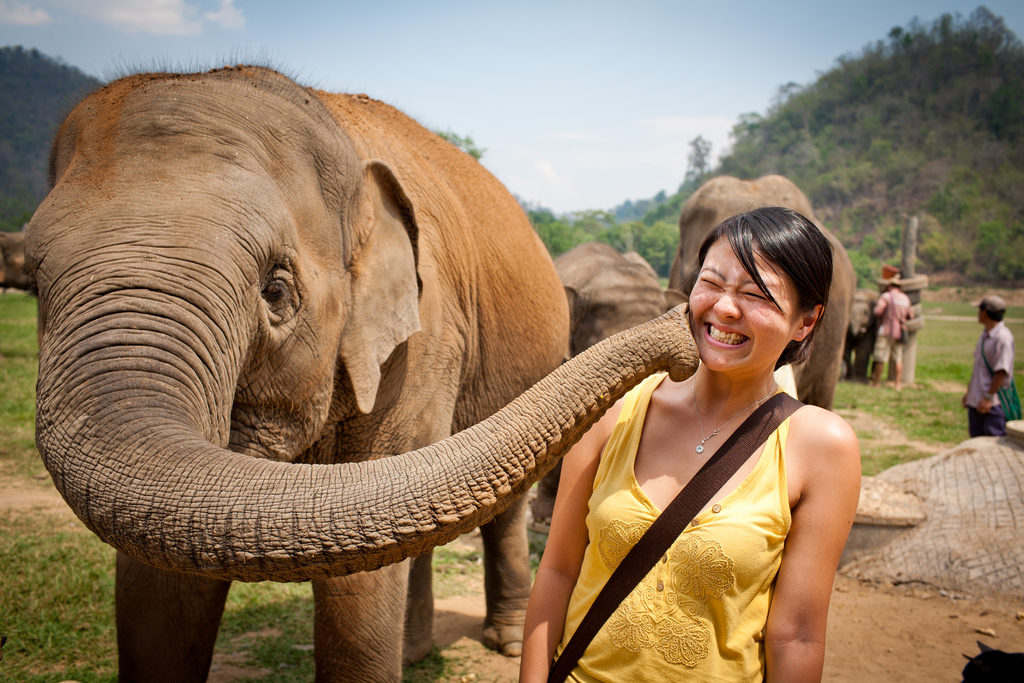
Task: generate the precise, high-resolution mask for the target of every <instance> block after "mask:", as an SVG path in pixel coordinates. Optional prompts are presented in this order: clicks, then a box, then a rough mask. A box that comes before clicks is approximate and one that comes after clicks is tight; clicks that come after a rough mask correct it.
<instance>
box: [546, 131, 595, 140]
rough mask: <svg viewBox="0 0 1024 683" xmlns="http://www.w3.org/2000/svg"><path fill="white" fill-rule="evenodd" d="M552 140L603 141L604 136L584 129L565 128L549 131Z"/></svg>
mask: <svg viewBox="0 0 1024 683" xmlns="http://www.w3.org/2000/svg"><path fill="white" fill-rule="evenodd" d="M548 139H550V140H565V141H567V142H601V141H602V140H603V138H602V137H601V136H600V135H597V134H596V133H589V132H587V131H584V130H565V131H555V132H552V133H548Z"/></svg>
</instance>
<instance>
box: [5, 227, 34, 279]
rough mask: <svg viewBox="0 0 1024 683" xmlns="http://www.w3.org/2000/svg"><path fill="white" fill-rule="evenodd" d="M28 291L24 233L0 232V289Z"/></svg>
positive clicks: (22, 231)
mask: <svg viewBox="0 0 1024 683" xmlns="http://www.w3.org/2000/svg"><path fill="white" fill-rule="evenodd" d="M8 287H9V288H11V289H21V290H29V289H30V288H31V282H30V281H29V276H28V273H27V272H26V271H25V231H24V230H21V231H19V232H0V289H3V288H8Z"/></svg>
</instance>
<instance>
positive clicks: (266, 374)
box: [27, 69, 696, 581]
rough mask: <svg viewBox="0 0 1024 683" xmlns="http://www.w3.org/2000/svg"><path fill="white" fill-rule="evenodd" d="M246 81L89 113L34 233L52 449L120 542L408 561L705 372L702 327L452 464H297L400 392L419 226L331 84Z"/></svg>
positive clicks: (263, 573) (160, 549)
mask: <svg viewBox="0 0 1024 683" xmlns="http://www.w3.org/2000/svg"><path fill="white" fill-rule="evenodd" d="M232 71H233V70H221V71H215V72H210V73H208V74H196V75H169V74H148V75H139V76H133V77H129V78H127V79H122V80H120V81H116V82H114V83H112V84H110V85H108V86H106V87H105V88H103V89H101V90H99V91H97V92H96V93H94V94H92V95H90V96H89V97H88V98H86V99H85V100H84V101H83V102H82V103H80V104H79V105H78V106H77V107H76V108H75V109H74V110H73V111H72V113H71V114H70V115H69V117H68V118H67V119H66V120H65V122H64V123H63V125H62V126H61V127H60V129H59V131H58V134H57V137H56V140H55V143H54V147H53V151H52V155H51V173H52V181H53V190H52V191H51V193H50V194H49V195H48V196H47V198H46V199H45V200H44V202H43V203H42V205H41V206H40V207H39V209H38V211H37V212H36V214H35V215H34V216H33V218H32V221H31V223H30V225H29V227H28V237H27V252H28V266H29V269H30V270H31V272H32V274H33V277H34V279H35V281H36V283H37V286H38V291H39V306H40V316H41V321H42V322H41V339H42V343H41V349H40V367H39V381H38V390H37V424H36V427H37V432H36V439H37V445H38V447H39V451H40V453H41V454H42V457H43V459H44V462H45V464H46V467H47V469H48V470H49V472H50V474H51V476H52V477H53V480H54V483H55V485H56V486H57V488H58V490H59V491H60V493H61V494H62V495H63V496H64V498H65V499H66V500H67V501H68V503H69V504H70V505H71V507H72V509H73V510H74V511H75V512H76V514H78V516H79V517H80V518H81V519H82V520H83V521H84V522H85V524H86V525H87V526H88V527H89V528H90V529H92V530H93V531H94V532H95V533H96V534H97V535H99V536H100V537H101V538H102V539H103V540H104V541H106V542H108V543H110V544H111V545H113V546H115V547H116V548H118V549H119V550H122V551H124V552H126V553H128V554H129V555H132V556H134V557H138V558H141V559H144V560H145V561H146V562H147V563H149V564H152V565H153V566H156V567H160V568H167V569H174V570H182V571H188V572H192V573H196V574H201V575H206V576H210V577H215V578H223V579H239V580H248V581H253V580H264V579H273V580H304V579H309V578H315V577H325V576H334V575H339V574H343V573H348V572H355V571H363V570H367V569H372V568H375V567H379V566H383V565H384V564H388V563H391V562H395V561H398V560H401V559H403V558H405V557H409V556H413V555H416V554H419V553H422V552H424V551H425V550H427V549H429V548H430V547H432V546H433V545H436V544H439V543H444V542H446V541H448V540H450V539H452V538H454V537H456V536H457V535H459V534H460V533H464V532H465V531H467V530H469V529H471V528H473V527H474V526H477V525H479V524H481V523H482V522H484V521H486V520H488V519H490V518H491V517H492V516H493V515H494V514H495V513H497V512H499V511H500V510H501V509H503V507H504V506H506V505H508V504H509V502H511V499H512V497H513V496H516V495H518V494H521V493H522V492H524V491H525V490H526V488H527V487H528V486H529V485H530V483H531V482H532V481H533V480H535V479H536V478H538V477H539V476H541V475H542V474H543V473H544V471H546V470H547V469H549V468H550V467H551V466H552V465H553V464H554V462H555V461H556V460H557V458H558V457H559V456H560V455H561V454H562V453H563V452H564V451H565V450H566V449H567V448H568V446H569V445H571V443H572V441H574V440H575V439H576V438H578V437H579V435H580V434H581V433H582V432H583V431H584V430H585V429H586V428H587V427H588V426H589V425H590V424H591V423H592V422H593V421H594V420H596V419H597V417H599V415H600V414H601V413H602V412H603V411H604V410H605V409H606V408H607V407H608V406H609V405H611V403H612V402H613V401H614V400H615V399H616V397H617V396H619V395H621V394H622V393H623V392H624V391H625V390H626V389H628V387H629V386H630V385H631V384H632V383H635V382H636V381H639V379H641V378H642V377H643V376H644V375H646V374H649V373H650V372H652V371H654V370H657V369H671V371H672V373H673V375H674V376H676V377H677V378H682V377H684V376H686V375H688V374H689V373H691V372H692V371H693V369H694V367H695V364H696V355H695V353H694V351H693V346H692V341H691V340H690V339H689V336H688V333H687V331H686V327H685V322H684V318H683V315H682V313H681V312H680V311H678V310H676V311H673V312H671V313H669V314H667V315H666V316H663V317H662V318H660V319H659V320H657V321H654V322H652V323H650V324H648V325H647V326H646V327H643V328H640V329H638V330H633V331H630V332H629V333H625V335H626V336H624V337H623V338H620V339H619V344H618V345H614V343H613V344H612V345H609V346H605V347H602V348H597V349H594V352H593V354H591V355H589V356H586V357H581V358H580V359H578V360H574V361H573V362H572V363H571V364H567V365H566V366H563V368H561V369H560V370H559V371H558V375H557V376H551V377H549V378H547V379H545V380H544V381H542V382H541V383H540V384H538V385H537V386H536V387H534V388H533V389H531V390H530V391H528V392H527V393H526V394H524V395H523V396H522V397H520V398H519V399H517V400H516V401H515V402H513V403H512V404H511V405H509V406H508V407H507V408H506V409H504V410H502V411H500V412H498V413H497V414H495V415H494V416H492V417H491V418H490V419H489V420H487V421H485V422H484V423H481V424H480V425H478V426H476V427H473V428H471V429H470V430H467V431H465V432H462V433H459V434H457V435H455V436H454V437H451V438H450V439H448V440H445V441H442V442H440V443H438V444H435V445H433V446H430V447H428V448H426V449H420V450H417V451H412V452H410V453H406V454H402V455H399V456H397V457H394V458H383V459H379V460H372V461H367V462H358V463H345V464H336V465H325V464H315V462H297V461H296V459H297V456H299V455H301V454H304V453H307V454H308V453H314V454H315V453H316V451H317V449H318V448H320V447H322V444H321V442H322V441H323V440H329V439H331V438H333V435H332V434H329V433H327V434H325V430H324V429H323V428H324V425H325V424H328V423H329V421H330V420H332V419H335V418H336V417H337V415H338V414H352V413H368V412H370V411H371V410H373V409H374V406H375V403H377V402H380V401H381V400H387V397H386V396H384V395H383V393H382V390H381V389H380V387H381V386H382V385H381V367H382V363H383V362H384V360H385V359H390V362H391V363H393V367H397V368H398V370H396V371H403V370H402V366H401V359H402V356H403V353H404V351H403V349H404V348H405V347H406V344H407V339H409V337H410V335H414V334H415V333H416V331H417V330H418V329H419V328H420V325H421V321H420V319H419V317H418V314H417V311H418V310H420V309H419V308H418V304H419V303H421V302H419V301H418V297H420V279H419V276H418V272H417V266H418V258H419V256H418V254H419V233H418V227H417V225H418V223H417V216H416V215H415V211H414V210H413V208H412V206H411V205H410V203H409V201H408V197H407V194H406V190H405V189H403V187H402V185H401V184H400V183H399V182H398V181H397V179H396V176H395V174H394V173H393V171H392V169H389V168H388V166H387V165H386V164H384V163H382V162H379V161H376V160H369V161H360V156H359V155H358V154H357V153H356V151H355V150H354V145H353V142H352V140H351V139H350V138H349V136H347V135H346V134H345V133H344V132H343V131H342V130H340V129H339V128H338V126H337V125H336V122H335V121H334V120H333V119H332V118H331V114H330V112H329V111H328V109H327V107H326V106H325V104H324V102H322V101H321V100H320V99H319V97H318V95H317V93H316V92H315V91H311V90H308V89H305V88H301V87H299V86H297V85H295V84H294V83H292V82H291V81H289V80H287V79H285V78H284V77H282V76H280V75H279V74H276V73H274V72H271V71H267V70H262V69H250V70H249V71H251V73H249V74H248V77H247V78H245V79H237V78H233V77H232V76H233V74H232V73H231V72H232ZM239 111H242V112H245V116H244V117H243V121H246V122H252V123H251V124H249V125H245V124H243V125H239V124H238V121H239V116H238V112H239ZM257 121H258V122H259V123H258V124H257V123H256V122H257ZM285 141H286V142H287V144H285ZM196 150H202V153H201V154H190V153H188V152H190V151H196ZM186 177H187V178H189V179H190V182H189V183H188V184H187V185H185V184H183V183H182V182H181V179H182V178H186ZM381 283H386V285H385V286H383V288H382V287H381ZM371 285H375V286H371ZM348 397H351V398H348ZM327 431H328V432H329V431H330V430H327ZM311 460H314V461H315V458H311Z"/></svg>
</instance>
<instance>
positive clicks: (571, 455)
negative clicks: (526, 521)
mask: <svg viewBox="0 0 1024 683" xmlns="http://www.w3.org/2000/svg"><path fill="white" fill-rule="evenodd" d="M620 410H621V402H620V404H617V405H615V406H613V407H612V408H611V409H610V410H609V411H608V412H607V413H606V414H605V415H604V417H602V418H601V420H599V421H598V422H597V423H596V424H595V425H594V426H593V427H592V428H591V429H590V431H588V432H587V433H586V434H584V435H583V438H581V439H580V440H579V442H577V444H576V445H575V446H573V448H572V449H571V450H570V451H569V452H568V453H567V454H566V456H565V457H564V458H563V459H562V474H561V477H560V479H559V482H558V494H557V495H556V496H555V507H554V510H553V511H552V513H551V529H550V530H549V532H548V540H547V544H546V545H545V547H544V554H543V556H542V557H541V560H540V567H538V568H537V577H536V579H534V582H533V590H531V591H530V602H529V605H528V606H527V608H526V625H525V627H524V633H523V656H522V662H521V664H520V668H519V680H520V681H521V682H525V681H546V680H547V677H548V670H549V669H550V668H551V661H552V659H554V656H555V648H556V647H557V646H558V642H559V640H561V638H562V628H563V627H564V626H565V613H566V609H567V608H568V606H569V598H570V596H571V595H572V591H573V588H575V586H576V578H577V577H578V576H579V572H580V565H581V564H582V562H583V552H584V551H585V550H586V548H587V543H588V536H587V524H586V521H587V510H588V503H589V501H590V494H591V493H592V492H593V488H594V474H595V473H596V472H597V465H598V463H599V462H600V458H601V450H602V449H603V448H604V444H605V442H606V441H607V440H608V436H609V434H611V429H612V427H614V426H615V421H616V419H617V418H618V415H619V412H620Z"/></svg>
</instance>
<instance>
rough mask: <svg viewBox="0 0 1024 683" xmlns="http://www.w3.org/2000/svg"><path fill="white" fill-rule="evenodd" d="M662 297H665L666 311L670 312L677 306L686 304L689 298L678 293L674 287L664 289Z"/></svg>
mask: <svg viewBox="0 0 1024 683" xmlns="http://www.w3.org/2000/svg"><path fill="white" fill-rule="evenodd" d="M662 295H663V296H664V297H665V310H666V311H671V310H672V309H673V308H675V307H676V306H678V305H679V304H683V303H686V301H687V299H688V298H689V297H687V296H686V295H685V294H684V293H682V292H680V291H679V290H678V289H676V288H674V287H666V288H665V291H664V292H662Z"/></svg>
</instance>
